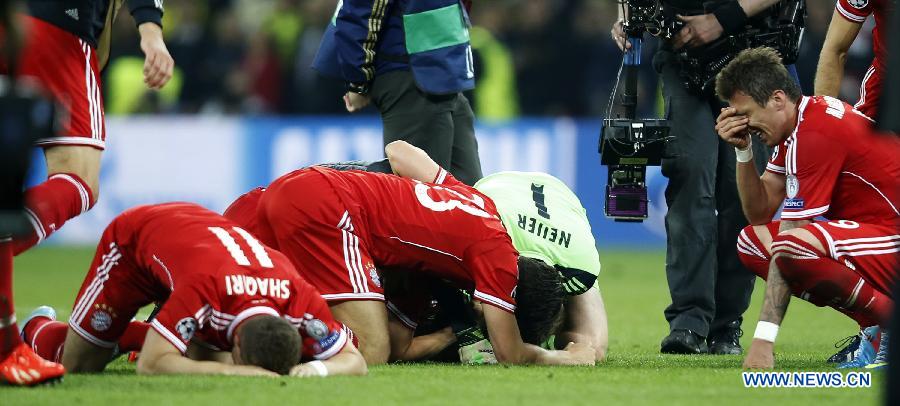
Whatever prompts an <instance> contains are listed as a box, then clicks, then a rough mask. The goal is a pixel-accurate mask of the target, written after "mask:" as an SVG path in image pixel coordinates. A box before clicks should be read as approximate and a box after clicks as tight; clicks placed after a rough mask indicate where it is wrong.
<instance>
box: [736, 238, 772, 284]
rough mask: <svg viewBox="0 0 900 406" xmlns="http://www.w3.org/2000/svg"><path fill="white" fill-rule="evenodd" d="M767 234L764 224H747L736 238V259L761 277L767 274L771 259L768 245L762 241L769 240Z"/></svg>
mask: <svg viewBox="0 0 900 406" xmlns="http://www.w3.org/2000/svg"><path fill="white" fill-rule="evenodd" d="M768 234H769V231H768V229H767V228H766V227H765V226H747V227H744V229H743V230H741V232H740V234H738V239H737V253H738V259H740V261H741V263H742V264H744V266H745V267H746V268H747V269H749V270H750V272H753V273H754V274H756V275H757V276H759V277H760V278H763V279H766V278H768V276H769V262H770V261H771V259H772V257H771V255H770V254H769V247H768V246H767V245H766V244H765V243H764V241H766V240H768V241H771V236H769V235H768ZM766 237H767V238H766Z"/></svg>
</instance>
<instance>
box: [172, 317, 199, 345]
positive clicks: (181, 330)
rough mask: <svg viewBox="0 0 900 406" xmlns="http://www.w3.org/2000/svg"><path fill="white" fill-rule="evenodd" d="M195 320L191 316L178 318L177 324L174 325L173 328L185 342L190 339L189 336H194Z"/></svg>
mask: <svg viewBox="0 0 900 406" xmlns="http://www.w3.org/2000/svg"><path fill="white" fill-rule="evenodd" d="M197 327H198V326H197V320H196V319H194V318H193V317H185V318H183V319H181V320H178V324H176V325H175V330H176V331H177V332H178V335H180V336H181V339H182V340H183V341H185V342H187V341H191V338H193V337H194V333H196V332H197Z"/></svg>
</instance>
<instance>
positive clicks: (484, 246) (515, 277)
mask: <svg viewBox="0 0 900 406" xmlns="http://www.w3.org/2000/svg"><path fill="white" fill-rule="evenodd" d="M518 258H519V255H518V253H517V252H516V250H515V249H514V248H513V247H512V243H510V242H508V241H507V242H500V243H497V242H490V241H486V242H483V243H480V244H478V245H476V246H474V247H472V248H469V250H468V251H467V252H466V258H465V263H466V266H467V267H468V268H469V270H470V272H471V273H472V276H473V277H474V279H475V293H474V294H473V296H475V298H476V299H478V300H480V301H482V302H484V303H487V304H490V305H493V306H496V307H499V308H501V309H503V310H506V311H508V312H510V313H514V312H515V311H516V299H515V296H516V285H517V284H518V282H519V266H518Z"/></svg>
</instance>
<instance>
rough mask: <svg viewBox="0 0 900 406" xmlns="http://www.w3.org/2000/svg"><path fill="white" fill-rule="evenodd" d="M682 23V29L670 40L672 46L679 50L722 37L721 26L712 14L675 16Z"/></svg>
mask: <svg viewBox="0 0 900 406" xmlns="http://www.w3.org/2000/svg"><path fill="white" fill-rule="evenodd" d="M677 17H678V19H679V20H681V21H682V22H684V27H681V30H680V31H678V34H675V37H674V38H672V46H674V47H675V49H680V48H682V47H685V46H687V47H688V48H694V47H698V46H701V45H705V44H708V43H710V42H713V41H715V40H716V39H718V38H719V37H720V36H722V32H723V31H724V30H723V29H722V25H721V24H719V20H718V19H716V16H715V15H714V14H701V15H696V16H682V15H678V16H677Z"/></svg>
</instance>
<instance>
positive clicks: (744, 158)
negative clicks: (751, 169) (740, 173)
mask: <svg viewBox="0 0 900 406" xmlns="http://www.w3.org/2000/svg"><path fill="white" fill-rule="evenodd" d="M734 157H735V158H737V161H738V162H742V163H744V162H750V161H752V160H753V144H752V143H749V144H747V148H746V149H739V148H738V147H734Z"/></svg>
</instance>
